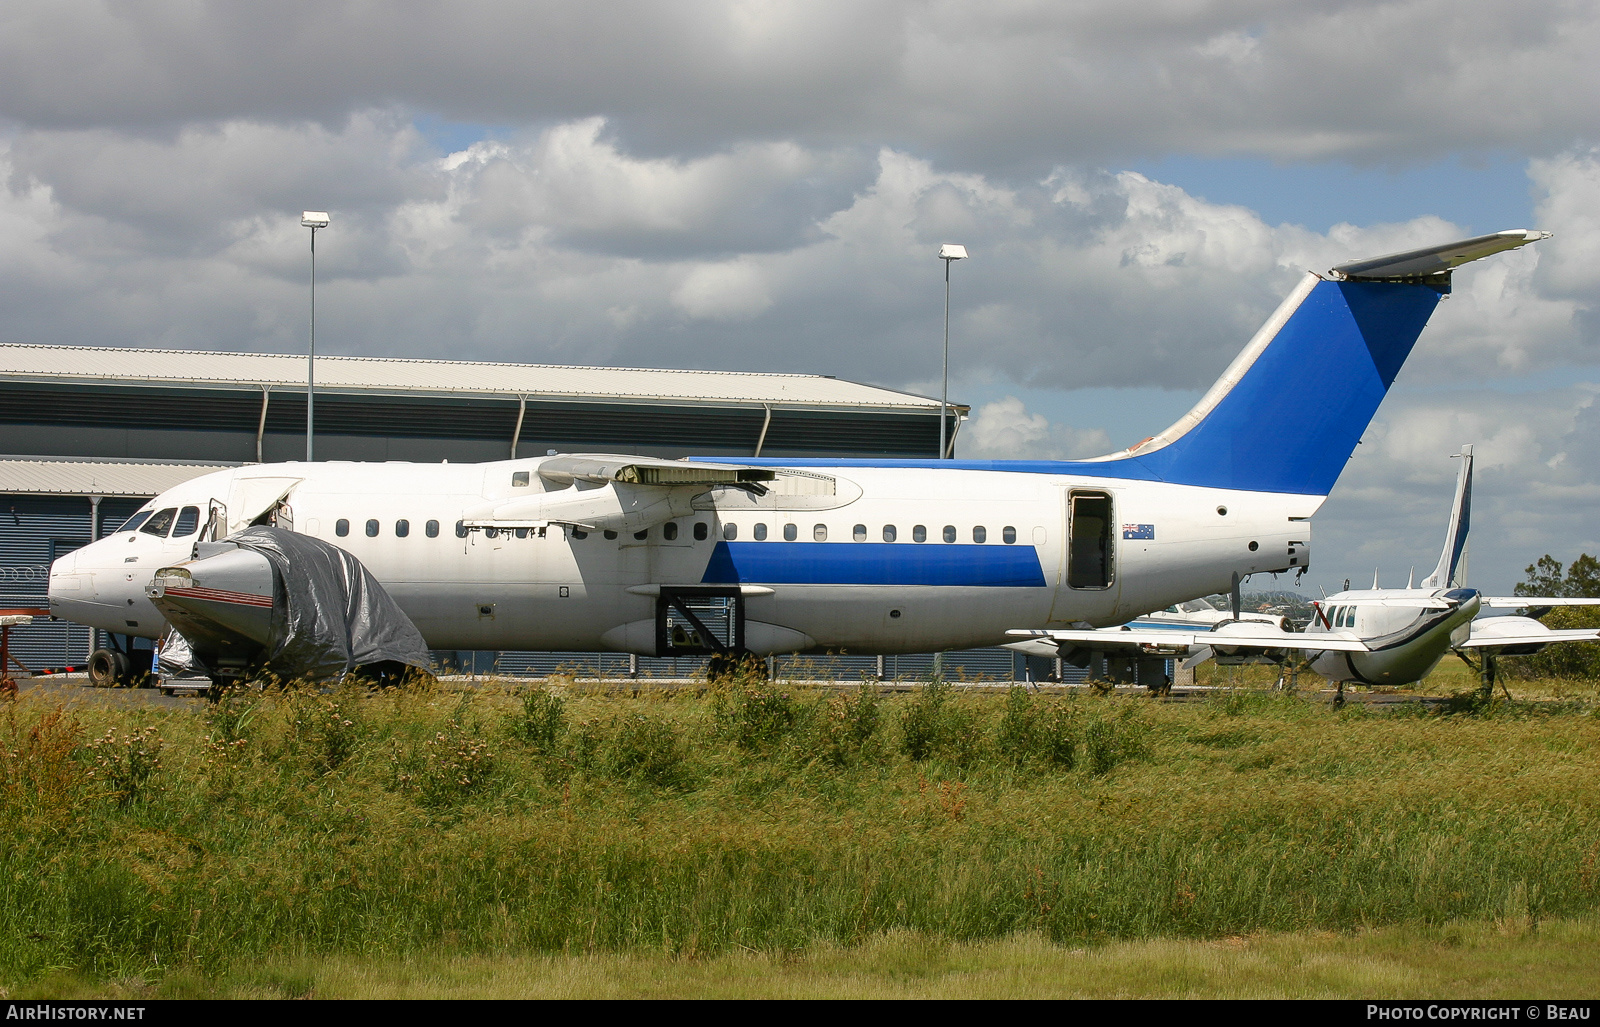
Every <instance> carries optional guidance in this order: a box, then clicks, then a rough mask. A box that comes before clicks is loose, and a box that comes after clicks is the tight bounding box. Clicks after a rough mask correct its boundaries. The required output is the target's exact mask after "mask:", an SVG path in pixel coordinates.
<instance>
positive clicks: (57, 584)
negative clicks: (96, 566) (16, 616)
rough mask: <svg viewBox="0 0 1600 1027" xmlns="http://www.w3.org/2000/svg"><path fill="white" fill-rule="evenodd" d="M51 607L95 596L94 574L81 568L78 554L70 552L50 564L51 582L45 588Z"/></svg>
mask: <svg viewBox="0 0 1600 1027" xmlns="http://www.w3.org/2000/svg"><path fill="white" fill-rule="evenodd" d="M45 594H46V595H47V596H48V597H49V599H50V605H51V608H52V609H53V608H55V607H58V606H59V605H60V604H62V603H72V602H81V601H83V600H87V599H92V598H94V575H92V574H89V573H86V572H85V571H82V570H79V563H78V554H76V553H68V554H67V555H66V556H63V557H60V558H59V559H57V560H56V561H55V562H54V563H52V564H51V565H50V583H49V585H48V587H47V588H46V589H45Z"/></svg>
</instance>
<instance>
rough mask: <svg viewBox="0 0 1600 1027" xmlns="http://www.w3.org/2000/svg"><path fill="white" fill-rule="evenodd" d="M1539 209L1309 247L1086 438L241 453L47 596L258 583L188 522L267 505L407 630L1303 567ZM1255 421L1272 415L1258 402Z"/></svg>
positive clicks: (1113, 584)
mask: <svg viewBox="0 0 1600 1027" xmlns="http://www.w3.org/2000/svg"><path fill="white" fill-rule="evenodd" d="M1547 235H1548V233H1543V232H1529V231H1521V230H1518V231H1510V232H1500V233H1497V234H1495V235H1487V236H1480V237H1477V238H1473V239H1467V240H1462V241H1459V242H1454V243H1449V244H1446V245H1442V246H1434V247H1429V248H1427V249H1423V250H1416V251H1411V252H1408V253H1401V254H1394V255H1391V256H1388V257H1382V258H1375V259H1372V260H1366V261H1359V262H1354V263H1349V264H1343V265H1340V266H1338V267H1335V268H1333V269H1331V270H1330V271H1328V272H1326V273H1324V274H1320V275H1319V274H1312V273H1308V274H1306V275H1305V277H1304V278H1303V279H1302V280H1301V282H1300V283H1299V284H1298V285H1297V286H1296V287H1295V289H1294V290H1293V292H1292V293H1290V295H1289V297H1288V298H1287V299H1285V300H1284V302H1283V304H1282V305H1281V306H1280V307H1279V308H1278V309H1277V311H1276V312H1274V313H1273V315H1272V316H1271V317H1270V318H1269V319H1268V320H1267V322H1266V324H1265V325H1264V326H1263V327H1262V328H1261V330H1260V331H1258V332H1257V333H1256V335H1255V336H1254V337H1253V338H1252V339H1251V340H1250V341H1249V343H1248V345H1246V347H1245V348H1244V351H1243V352H1242V353H1240V355H1239V356H1238V357H1237V358H1236V359H1235V360H1234V361H1233V363H1232V364H1231V365H1229V367H1228V368H1227V370H1226V371H1224V372H1223V375H1222V377H1221V378H1220V379H1218V381H1217V382H1216V383H1215V384H1214V385H1213V386H1212V387H1211V389H1210V391H1209V392H1207V393H1206V394H1205V396H1204V397H1203V398H1202V399H1201V400H1200V402H1199V403H1198V404H1197V405H1196V406H1195V407H1194V409H1192V410H1191V411H1190V412H1189V413H1188V414H1186V415H1185V416H1184V417H1183V418H1182V419H1180V420H1179V421H1178V422H1177V423H1176V424H1174V425H1172V426H1171V427H1170V428H1168V429H1167V430H1166V431H1163V432H1161V433H1160V434H1158V435H1155V436H1152V437H1151V438H1149V439H1146V440H1145V441H1143V442H1141V443H1139V444H1138V445H1136V446H1134V447H1132V448H1130V449H1128V450H1124V451H1122V452H1118V453H1113V454H1109V455H1107V456H1104V457H1100V458H1097V459H1093V460H1081V461H962V460H904V459H900V460H788V461H757V460H739V461H731V460H723V461H718V462H710V461H700V460H686V461H673V460H659V459H648V458H640V457H631V456H612V455H584V454H577V455H557V456H549V457H544V458H536V459H523V460H509V461H501V462H496V463H488V464H476V465H466V464H415V463H315V464H301V463H286V464H270V465H258V466H252V467H243V468H238V469H234V470H228V471H220V472H217V473H215V474H210V475H206V476H204V477H200V478H196V479H194V480H192V481H189V482H186V483H185V484H183V485H180V486H178V487H176V488H173V489H170V490H168V491H167V492H165V493H163V494H162V495H161V496H158V497H157V498H156V499H155V500H153V501H151V502H150V503H149V504H148V505H147V506H146V507H145V508H144V509H143V510H141V511H140V512H139V513H138V514H137V515H136V516H135V517H134V518H133V519H132V520H130V521H129V522H128V523H127V524H125V525H123V526H122V528H121V529H119V530H118V531H116V532H114V533H112V534H111V535H109V536H107V537H106V538H104V539H101V540H100V541H98V542H95V543H93V544H91V545H89V546H86V547H84V548H82V549H79V550H77V551H76V552H74V553H72V554H70V555H68V556H65V557H62V558H61V559H60V560H58V561H56V563H55V564H54V565H53V566H52V568H51V576H50V590H49V594H50V608H51V612H52V613H53V614H54V615H55V616H57V617H61V618H65V619H69V620H73V621H77V622H79V623H83V624H89V625H92V626H95V627H99V628H103V629H105V630H107V631H110V632H115V633H117V634H122V635H141V636H146V637H154V636H159V635H160V634H162V633H163V632H164V631H165V630H166V629H167V617H166V616H165V615H164V614H163V612H162V610H163V608H170V607H172V606H175V605H179V604H181V603H187V604H188V606H187V609H188V610H189V615H190V616H191V617H193V618H207V617H209V618H211V619H213V620H217V621H221V620H223V619H225V618H226V617H228V616H231V615H232V614H231V613H230V612H229V611H230V608H231V607H232V606H235V605H243V606H250V605H254V606H257V607H261V606H262V604H264V603H278V602H281V601H282V599H281V596H279V595H277V594H274V593H269V591H268V590H265V588H264V586H263V585H262V582H265V581H270V580H272V579H271V578H270V576H262V575H261V574H259V573H254V572H250V571H247V570H246V569H244V568H242V567H241V566H240V565H239V561H240V559H241V558H239V557H237V556H230V557H229V558H228V560H227V561H222V560H219V559H218V558H216V557H210V556H207V555H206V553H205V552H202V551H198V550H197V549H196V543H197V542H199V541H202V540H205V541H213V540H221V539H224V538H226V537H228V536H231V535H232V534H233V533H235V532H238V531H240V530H241V529H243V528H245V527H248V526H250V525H252V524H272V525H276V526H278V527H280V528H292V529H293V530H294V531H295V532H298V533H302V534H305V535H309V536H312V537H314V538H316V539H320V540H322V541H325V542H327V543H330V544H332V545H334V546H338V547H339V548H341V549H344V550H346V551H347V552H349V553H351V554H352V555H354V556H355V557H356V558H357V559H359V560H360V561H361V563H362V564H364V565H365V566H366V567H367V568H368V569H369V570H370V571H371V573H372V574H373V576H374V577H375V578H376V579H377V581H378V582H380V583H381V585H382V586H383V588H384V589H386V590H387V591H388V592H389V593H390V594H391V595H392V596H393V597H394V600H395V601H396V603H398V605H399V606H400V608H401V609H402V610H404V612H405V613H406V615H407V616H409V617H410V619H411V620H412V621H413V622H414V623H415V625H416V627H417V628H418V630H419V631H420V632H421V634H422V636H423V637H424V638H425V639H426V641H427V644H428V645H429V646H430V647H432V648H434V649H513V650H530V649H531V650H537V649H553V650H611V651H622V652H634V653H639V654H642V655H651V656H674V655H704V654H711V655H713V656H715V657H737V656H740V655H742V654H746V653H755V654H765V653H774V652H792V651H799V650H810V649H818V648H824V647H825V648H829V649H834V650H841V649H842V650H848V651H851V652H858V653H898V652H926V651H928V650H931V649H943V648H957V647H970V646H983V645H993V644H999V643H1002V642H1004V641H1006V640H1007V636H1006V632H1007V631H1008V630H1009V629H1012V628H1017V627H1019V626H1022V627H1037V628H1040V629H1045V630H1049V629H1067V628H1072V627H1078V628H1090V627H1094V626H1096V625H1110V624H1120V623H1123V622H1125V621H1127V620H1128V619H1129V618H1131V617H1135V616H1138V615H1141V614H1144V613H1146V612H1148V611H1151V610H1159V609H1162V608H1165V607H1168V606H1171V605H1172V604H1174V603H1176V602H1180V601H1183V600H1188V599H1193V598H1195V597H1197V596H1202V595H1209V594H1212V593H1215V592H1219V591H1224V590H1226V589H1227V588H1228V587H1229V585H1230V583H1231V582H1232V581H1233V580H1235V579H1236V578H1237V577H1240V576H1246V575H1250V574H1255V573H1259V572H1263V571H1273V572H1280V571H1295V570H1303V569H1304V568H1305V567H1306V566H1307V565H1308V564H1309V561H1310V548H1309V547H1310V540H1311V528H1310V518H1311V516H1312V514H1314V513H1315V512H1316V511H1317V509H1318V507H1320V506H1321V504H1322V502H1323V500H1324V499H1325V498H1326V497H1327V495H1328V492H1329V490H1331V489H1332V487H1333V484H1334V482H1335V481H1336V480H1337V479H1338V476H1339V473H1340V471H1341V470H1342V469H1343V467H1344V464H1345V461H1346V460H1348V459H1349V457H1350V454H1351V453H1352V451H1353V450H1354V449H1355V446H1356V443H1357V442H1358V441H1359V439H1360V437H1361V434H1362V432H1363V431H1364V430H1365V429H1366V427H1367V424H1368V422H1369V421H1370V420H1371V418H1372V416H1373V413H1374V412H1375V411H1376V409H1377V407H1378V404H1379V403H1380V402H1381V401H1382V399H1383V396H1384V394H1385V393H1386V392H1387V390H1388V388H1389V386H1390V384H1391V383H1392V382H1393V381H1394V378H1395V375H1396V374H1397V373H1398V372H1399V370H1400V367H1401V365H1402V364H1403V363H1404V361H1405V359H1406V357H1407V355H1408V354H1409V353H1410V352H1411V348H1412V346H1413V344H1414V343H1415V342H1416V340H1417V337H1418V336H1419V335H1420V333H1421V332H1422V329H1423V327H1424V325H1425V324H1426V323H1427V321H1428V318H1429V316H1430V315H1431V314H1432V312H1433V309H1434V307H1435V306H1436V305H1437V304H1438V302H1439V300H1440V298H1441V297H1442V296H1444V295H1445V294H1446V293H1448V291H1449V288H1450V272H1451V269H1452V268H1454V267H1457V266H1459V265H1461V264H1463V263H1466V262H1467V261H1469V260H1474V259H1478V258H1480V257H1485V256H1488V255H1490V254H1493V253H1496V252H1499V251H1501V250H1506V249H1511V248H1514V247H1517V246H1522V245H1525V244H1527V243H1530V242H1534V241H1536V240H1538V239H1542V238H1545V237H1547ZM1282 424H1294V425H1295V429H1294V431H1293V432H1291V433H1280V432H1275V431H1273V430H1270V428H1266V427H1264V426H1272V425H1282ZM172 568H176V569H177V570H179V571H181V572H182V573H181V574H179V573H175V572H173V571H172V570H171V569H172ZM258 570H259V569H258ZM185 575H187V577H185ZM172 581H187V582H189V583H191V585H190V587H191V588H196V589H204V590H206V591H207V594H206V595H205V596H203V597H202V596H199V595H196V594H192V593H191V594H190V595H188V596H182V595H177V594H174V593H173V591H172V590H171V588H170V584H169V583H170V582H172ZM158 604H160V605H158ZM247 649H248V647H240V648H238V649H237V651H234V652H232V653H231V654H228V655H223V654H220V653H217V654H213V655H215V656H217V658H218V659H219V660H221V662H220V663H218V664H216V666H215V668H214V669H217V670H218V671H219V672H221V673H223V674H230V673H233V674H243V673H247V672H249V671H250V669H251V667H252V666H253V665H254V662H255V661H256V660H257V659H258V658H259V656H257V655H251V654H250V653H249V652H248V651H247Z"/></svg>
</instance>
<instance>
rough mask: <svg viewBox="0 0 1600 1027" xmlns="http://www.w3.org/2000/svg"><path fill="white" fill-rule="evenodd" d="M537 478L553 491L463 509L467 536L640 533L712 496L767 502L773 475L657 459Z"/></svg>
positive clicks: (581, 458)
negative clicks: (563, 530) (554, 530)
mask: <svg viewBox="0 0 1600 1027" xmlns="http://www.w3.org/2000/svg"><path fill="white" fill-rule="evenodd" d="M538 473H539V477H540V478H541V479H543V480H544V481H546V482H548V483H550V484H552V485H555V486H558V487H557V488H555V489H554V490H552V491H549V492H535V493H533V494H531V495H526V496H521V497H519V498H517V499H513V500H509V501H507V502H502V503H495V504H492V505H487V506H484V507H482V508H480V509H477V510H469V511H467V512H466V515H465V516H464V517H463V519H462V525H463V526H464V527H466V528H469V529H485V530H487V529H494V530H502V529H513V530H514V529H528V530H532V531H537V532H539V533H541V534H542V533H543V532H544V531H545V529H547V528H548V527H550V526H551V525H564V526H566V527H570V528H576V529H578V530H581V531H618V532H621V531H627V532H636V531H644V530H646V529H648V528H651V527H654V526H655V525H657V524H661V523H664V522H666V521H669V520H672V519H673V518H676V517H687V516H689V515H690V514H692V513H693V512H694V509H695V507H694V502H695V500H696V499H698V498H699V497H700V496H702V495H704V494H705V493H706V492H707V491H708V490H710V489H719V488H720V489H738V490H740V491H743V492H748V493H750V494H752V495H755V496H761V495H765V494H766V492H767V488H768V487H767V486H766V485H765V484H763V482H770V481H772V480H773V479H774V478H775V477H776V476H777V472H776V471H774V470H772V469H770V468H766V467H739V466H735V465H732V464H718V463H702V462H699V461H695V462H692V463H691V462H688V461H683V460H658V459H655V458H653V457H638V456H614V455H608V454H604V453H601V454H583V453H580V454H573V455H570V456H553V457H549V458H547V459H545V460H542V461H540V463H539V470H538Z"/></svg>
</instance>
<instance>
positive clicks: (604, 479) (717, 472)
mask: <svg viewBox="0 0 1600 1027" xmlns="http://www.w3.org/2000/svg"><path fill="white" fill-rule="evenodd" d="M776 476H777V472H775V471H773V470H772V469H770V468H767V467H740V466H737V465H734V464H712V463H700V462H699V461H695V462H689V461H685V460H662V459H659V458H656V457H648V456H622V455H617V454H611V453H573V454H570V455H567V456H553V457H549V458H548V459H545V460H542V461H540V463H539V477H541V478H546V479H549V480H550V481H553V482H558V483H562V484H566V483H570V482H573V481H590V482H595V483H596V484H606V483H609V482H620V483H623V484H626V485H700V486H708V487H709V486H715V485H738V484H740V483H744V482H759V481H771V480H772V479H773V478H775V477H776Z"/></svg>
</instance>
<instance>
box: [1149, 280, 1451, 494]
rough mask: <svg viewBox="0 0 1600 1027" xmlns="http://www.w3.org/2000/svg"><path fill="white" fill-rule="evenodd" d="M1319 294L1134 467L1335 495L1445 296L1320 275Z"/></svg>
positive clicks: (1229, 484) (1292, 301) (1299, 295)
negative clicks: (1348, 464) (1342, 474)
mask: <svg viewBox="0 0 1600 1027" xmlns="http://www.w3.org/2000/svg"><path fill="white" fill-rule="evenodd" d="M1307 286H1309V287H1306V286H1302V288H1300V289H1297V290H1296V292H1295V294H1294V295H1292V296H1291V297H1290V298H1289V300H1288V301H1286V302H1285V304H1284V307H1282V308H1279V310H1278V313H1277V314H1275V315H1274V316H1273V319H1272V320H1271V321H1269V322H1268V329H1272V328H1274V327H1275V328H1276V330H1275V331H1272V332H1271V334H1270V335H1267V337H1266V338H1262V337H1261V336H1259V335H1258V336H1257V338H1256V340H1253V341H1252V345H1251V346H1250V347H1249V348H1247V349H1246V350H1245V352H1244V353H1243V354H1241V355H1240V358H1239V360H1237V361H1235V363H1234V366H1233V367H1231V368H1229V373H1227V374H1225V375H1224V376H1223V379H1222V380H1221V381H1219V382H1218V383H1217V386H1215V387H1213V389H1212V392H1211V393H1209V394H1208V395H1207V396H1206V397H1205V399H1203V400H1201V403H1200V405H1199V406H1197V407H1196V408H1195V409H1194V410H1193V411H1191V412H1190V413H1189V414H1188V415H1187V416H1186V417H1185V418H1184V420H1182V421H1179V422H1178V424H1176V425H1174V426H1173V427H1172V428H1169V429H1168V430H1167V431H1166V432H1163V433H1162V434H1161V435H1158V436H1156V437H1155V438H1153V439H1151V440H1149V441H1148V442H1145V443H1143V444H1141V445H1140V446H1139V447H1137V448H1136V449H1134V451H1133V452H1132V453H1130V454H1129V456H1130V458H1131V459H1134V460H1136V461H1138V462H1139V463H1141V464H1143V465H1144V466H1145V467H1146V468H1148V469H1149V471H1150V472H1152V474H1153V475H1154V476H1155V477H1157V478H1160V479H1162V480H1165V481H1171V482H1179V483H1182V484H1187V485H1210V486H1213V487H1216V488H1228V489H1246V490H1250V491H1259V492H1294V493H1301V494H1308V495H1327V494H1328V492H1329V491H1330V490H1331V489H1332V488H1333V483H1334V481H1335V480H1337V479H1338V477H1339V472H1340V471H1342V470H1344V465H1345V461H1347V460H1348V459H1349V458H1350V454H1351V453H1352V452H1353V451H1354V450H1355V448H1356V443H1357V442H1359V441H1361V435H1362V433H1363V432H1365V431H1366V430H1367V425H1368V424H1369V423H1370V422H1371V420H1372V415H1373V414H1374V413H1376V412H1377V409H1378V404H1379V403H1381V402H1382V401H1383V397H1384V395H1385V393H1387V392H1388V391H1389V386H1390V385H1391V384H1393V382H1394V377H1395V375H1396V374H1397V373H1399V371H1400V365H1401V364H1403V363H1404V362H1405V359H1406V357H1407V356H1409V355H1410V354H1411V347H1412V346H1413V345H1414V344H1415V343H1416V341H1417V337H1418V336H1419V335H1421V334H1422V329H1423V326H1424V325H1426V324H1427V323H1428V318H1429V316H1430V315H1432V313H1433V308H1434V307H1435V306H1437V305H1438V303H1439V298H1440V295H1441V293H1440V291H1439V290H1438V289H1437V288H1435V287H1434V286H1431V285H1420V284H1418V285H1413V284H1410V283H1399V282H1325V281H1318V280H1317V279H1316V278H1315V277H1314V276H1308V282H1307ZM1285 308H1287V309H1285ZM1263 334H1265V330H1264V333H1263ZM1241 364H1243V366H1242V367H1241V366H1240V365H1241Z"/></svg>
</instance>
